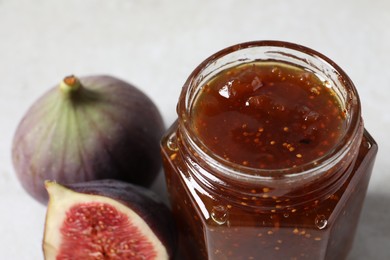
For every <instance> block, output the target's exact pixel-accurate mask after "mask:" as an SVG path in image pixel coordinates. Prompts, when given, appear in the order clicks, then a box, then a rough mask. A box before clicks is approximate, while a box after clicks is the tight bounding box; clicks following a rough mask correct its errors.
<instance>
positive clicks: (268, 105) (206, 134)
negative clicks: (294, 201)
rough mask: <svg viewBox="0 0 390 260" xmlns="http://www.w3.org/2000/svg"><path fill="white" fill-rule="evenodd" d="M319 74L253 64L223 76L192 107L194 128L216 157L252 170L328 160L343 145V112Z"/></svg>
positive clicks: (204, 88) (216, 79) (211, 84)
mask: <svg viewBox="0 0 390 260" xmlns="http://www.w3.org/2000/svg"><path fill="white" fill-rule="evenodd" d="M326 84H327V82H322V81H321V80H320V79H319V78H318V77H317V76H316V75H315V74H313V73H310V72H308V71H305V70H304V69H300V68H297V67H292V66H286V65H284V66H281V65H280V64H272V63H271V64H267V63H265V62H262V63H258V64H256V63H250V64H244V65H241V66H238V67H234V68H231V69H228V70H225V71H222V72H220V73H219V74H218V75H216V76H215V78H213V79H212V80H211V81H210V82H208V83H207V84H206V85H205V86H204V87H203V88H202V93H200V94H199V96H198V97H197V99H196V101H195V102H194V105H193V108H192V114H191V116H192V124H193V128H194V129H195V131H196V135H198V136H199V139H201V141H202V143H203V144H204V145H206V146H207V147H208V148H209V149H210V150H211V151H212V152H213V153H215V154H217V155H219V156H221V157H223V158H224V159H225V160H228V161H232V162H234V163H237V164H242V165H245V166H249V167H255V168H264V169H281V168H290V167H296V166H298V165H302V164H304V163H308V162H311V161H313V160H316V159H317V158H319V157H321V156H323V155H324V154H325V153H326V152H327V151H329V150H330V149H331V148H333V147H334V145H335V144H336V143H337V142H338V141H339V139H340V135H341V132H342V129H343V124H344V115H343V110H342V108H341V106H340V104H339V102H338V100H337V99H336V98H335V94H334V93H333V92H332V91H331V89H329V88H328V87H327V86H326Z"/></svg>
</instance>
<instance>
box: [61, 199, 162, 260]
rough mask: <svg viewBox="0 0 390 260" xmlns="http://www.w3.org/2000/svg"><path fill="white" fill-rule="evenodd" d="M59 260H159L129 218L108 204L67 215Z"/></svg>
mask: <svg viewBox="0 0 390 260" xmlns="http://www.w3.org/2000/svg"><path fill="white" fill-rule="evenodd" d="M60 232H61V235H62V242H61V245H60V250H59V253H58V255H57V260H65V259H68V260H69V259H91V260H92V259H94V260H95V259H107V260H108V259H110V260H111V259H112V260H114V259H118V260H119V259H148V260H152V259H156V252H155V251H154V249H153V246H152V244H151V243H150V242H149V241H148V240H147V238H145V236H144V235H143V234H142V233H141V231H140V230H139V228H138V227H137V226H135V225H134V224H133V223H131V220H129V218H128V216H127V215H125V214H123V213H122V212H119V211H118V210H116V209H115V208H114V207H113V206H111V205H109V204H105V203H95V202H91V203H82V204H77V205H75V206H73V207H72V208H70V209H69V210H68V211H67V212H66V218H65V221H64V223H63V225H62V227H61V230H60Z"/></svg>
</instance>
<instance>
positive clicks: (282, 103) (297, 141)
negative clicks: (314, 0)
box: [161, 41, 377, 260]
mask: <svg viewBox="0 0 390 260" xmlns="http://www.w3.org/2000/svg"><path fill="white" fill-rule="evenodd" d="M177 112H178V120H177V121H176V122H175V123H174V124H173V125H172V126H171V127H170V129H169V130H168V132H167V133H166V135H165V136H164V138H163V139H162V144H161V145H162V154H163V161H164V169H165V175H166V183H167V188H168V192H169V194H170V200H171V204H172V210H173V213H174V216H175V219H176V223H177V225H178V229H179V251H180V252H179V254H180V256H179V259H202V260H203V259H235V260H240V259H246V260H250V259H290V260H293V259H311V260H313V259H344V258H346V256H347V254H348V252H349V250H350V248H351V246H352V242H353V237H354V233H355V230H356V226H357V223H358V219H359V214H360V211H361V208H362V204H363V200H364V197H365V194H366V191H367V186H368V183H369V179H370V175H371V171H372V168H373V164H374V160H375V155H376V153H377V144H376V143H375V141H374V140H373V138H372V137H371V136H370V135H369V133H368V132H367V131H366V130H365V129H364V126H363V121H362V118H361V108H360V102H359V97H358V93H357V91H356V89H355V87H354V85H353V83H352V81H351V80H350V78H349V77H348V76H347V75H346V73H345V72H344V71H343V70H342V69H341V68H340V67H339V66H337V65H336V64H335V63H334V62H332V61H331V60H330V59H329V58H327V57H325V56H324V55H322V54H320V53H318V52H316V51H314V50H311V49H309V48H306V47H303V46H300V45H296V44H292V43H286V42H278V41H258V42H248V43H243V44H239V45H236V46H232V47H229V48H226V49H224V50H222V51H220V52H218V53H216V54H214V55H213V56H211V57H209V58H208V59H206V60H205V61H204V62H203V63H201V64H200V65H199V66H198V67H197V68H196V69H195V70H194V72H193V73H192V74H191V75H190V77H189V78H188V80H187V82H186V83H185V85H184V87H183V89H182V93H181V96H180V99H179V102H178V106H177Z"/></svg>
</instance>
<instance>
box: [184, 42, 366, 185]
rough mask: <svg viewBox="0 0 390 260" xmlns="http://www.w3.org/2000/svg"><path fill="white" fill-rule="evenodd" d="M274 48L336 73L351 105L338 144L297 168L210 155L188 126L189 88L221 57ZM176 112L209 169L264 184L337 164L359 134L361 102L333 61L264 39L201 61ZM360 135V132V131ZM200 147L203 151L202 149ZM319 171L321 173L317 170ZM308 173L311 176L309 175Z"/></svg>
mask: <svg viewBox="0 0 390 260" xmlns="http://www.w3.org/2000/svg"><path fill="white" fill-rule="evenodd" d="M267 47H272V48H277V49H279V50H280V51H282V50H285V51H295V52H299V53H301V54H305V55H309V56H310V57H311V58H313V59H317V60H319V61H320V62H321V64H323V65H325V66H327V67H329V68H330V69H331V71H332V72H333V73H337V77H338V79H339V80H340V82H342V85H343V86H344V87H345V89H347V91H348V95H349V99H348V102H350V107H351V110H350V120H348V122H347V125H346V128H345V130H344V132H343V135H342V136H341V138H340V141H339V142H338V143H337V144H335V146H334V147H333V148H332V149H330V150H328V152H327V153H325V154H324V155H323V156H321V157H319V158H317V159H315V160H313V161H310V162H307V163H304V164H302V165H299V166H297V167H290V168H280V169H273V168H272V169H266V168H254V167H249V166H244V165H241V164H237V163H233V162H230V161H227V160H225V159H224V158H223V157H221V156H219V155H217V154H215V153H213V152H212V151H211V150H210V149H209V148H208V147H207V145H204V143H203V142H202V141H201V140H200V139H199V138H198V137H197V136H196V133H195V131H194V129H193V128H192V126H191V109H188V108H189V107H190V106H189V105H190V104H189V95H191V92H190V90H191V87H194V86H196V84H198V81H197V80H198V77H199V76H200V75H201V73H202V72H203V71H204V70H205V68H207V67H208V66H210V65H212V64H213V63H215V62H216V61H217V60H218V59H221V58H223V57H224V56H226V55H228V54H231V53H235V52H239V51H242V50H245V49H251V48H267ZM177 112H178V117H179V124H180V127H181V129H182V130H183V131H182V132H183V134H184V136H185V139H187V140H188V142H189V145H190V146H191V147H192V148H193V149H194V150H195V152H196V153H198V154H200V155H201V156H202V160H205V161H206V162H207V164H209V165H211V166H212V167H214V168H215V167H217V168H218V169H221V168H222V169H223V170H222V171H218V172H222V173H224V174H226V175H228V176H230V177H233V178H235V179H240V180H247V181H250V182H253V181H264V180H275V179H285V178H288V179H289V180H291V179H293V178H295V177H297V178H298V179H299V178H301V177H302V176H308V175H310V176H311V177H312V175H313V174H314V175H315V173H318V172H323V171H324V170H327V168H330V167H329V165H330V164H332V163H333V162H337V161H338V160H340V158H342V157H343V155H344V154H346V153H347V151H348V149H349V147H350V146H351V144H352V143H353V140H354V139H355V138H356V136H357V135H358V134H359V131H358V130H359V127H360V126H359V125H360V124H361V108H360V99H359V96H358V93H357V90H356V88H355V86H354V84H353V82H352V80H351V79H350V78H349V76H348V75H347V74H346V73H345V72H344V70H342V69H341V68H340V67H339V66H338V65H337V64H336V63H335V62H334V61H332V60H331V59H330V58H328V57H326V56H325V55H323V54H321V53H319V52H317V51H315V50H313V49H311V48H308V47H305V46H302V45H299V44H295V43H290V42H285V41H274V40H265V41H250V42H244V43H239V44H236V45H232V46H230V47H227V48H224V49H222V50H220V51H218V52H216V53H215V54H213V55H211V56H209V57H208V58H206V59H205V60H204V61H203V62H201V63H200V64H199V65H198V66H197V67H196V68H195V69H194V70H193V72H192V73H191V74H190V76H189V77H188V79H187V81H186V82H185V84H184V86H183V89H182V92H181V95H180V101H179V103H178V106H177ZM360 132H361V131H360ZM201 147H202V148H201ZM319 169H321V171H319ZM310 173H311V174H310Z"/></svg>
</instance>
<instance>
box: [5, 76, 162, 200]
mask: <svg viewBox="0 0 390 260" xmlns="http://www.w3.org/2000/svg"><path fill="white" fill-rule="evenodd" d="M163 132H164V123H163V119H162V117H161V114H160V112H159V110H158V109H157V107H156V106H155V104H154V103H153V102H152V100H151V99H150V98H149V97H147V96H146V95H145V94H144V93H143V92H141V90H139V89H138V88H136V87H135V86H133V85H131V84H129V83H127V82H125V81H122V80H120V79H117V78H115V77H112V76H106V75H94V76H87V77H80V78H77V77H75V76H68V77H65V78H64V80H63V81H62V82H61V83H60V84H59V85H57V86H55V87H53V88H52V89H50V90H48V92H46V93H45V94H44V95H43V96H42V97H41V98H40V99H38V100H37V101H36V102H35V103H34V104H33V105H32V106H31V107H30V109H29V110H28V111H27V112H26V114H25V115H24V117H23V119H22V120H21V122H20V124H19V126H18V128H17V130H16V132H15V136H14V141H13V147H12V158H13V164H14V168H15V171H16V174H17V176H18V178H19V180H20V182H21V184H22V186H23V187H24V188H25V190H26V191H27V192H28V193H29V194H30V195H32V196H33V197H34V198H35V199H37V200H38V201H40V202H41V203H43V204H46V203H47V199H48V198H47V192H46V190H45V187H44V181H45V180H55V181H58V182H60V183H76V182H84V181H91V180H98V179H117V180H122V181H126V182H130V183H134V184H137V185H141V186H145V187H149V186H150V185H151V184H152V183H153V181H154V180H155V178H156V176H157V174H158V173H159V172H160V169H161V157H160V146H159V142H160V138H161V136H162V134H163ZM139 173H142V174H139Z"/></svg>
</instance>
